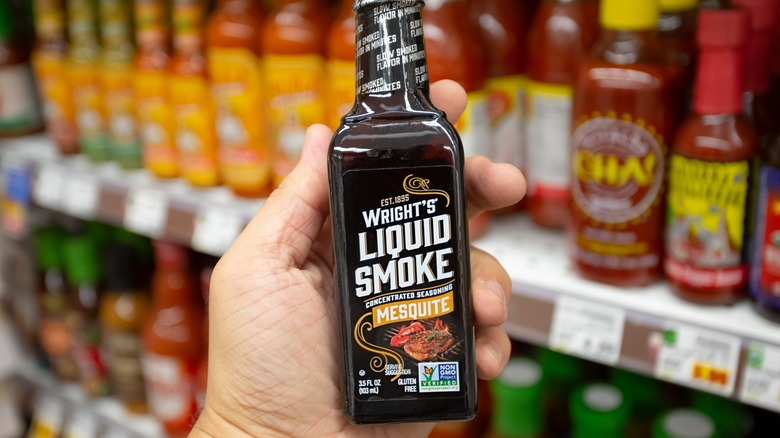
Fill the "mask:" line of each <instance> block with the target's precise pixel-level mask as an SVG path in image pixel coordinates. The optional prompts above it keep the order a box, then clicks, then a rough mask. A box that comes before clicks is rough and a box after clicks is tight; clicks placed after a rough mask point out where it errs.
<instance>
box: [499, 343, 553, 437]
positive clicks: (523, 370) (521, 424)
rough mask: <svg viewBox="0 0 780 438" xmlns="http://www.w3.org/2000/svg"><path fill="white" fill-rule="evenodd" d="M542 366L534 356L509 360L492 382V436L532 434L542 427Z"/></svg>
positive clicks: (539, 432) (535, 433) (540, 430)
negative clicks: (532, 357)
mask: <svg viewBox="0 0 780 438" xmlns="http://www.w3.org/2000/svg"><path fill="white" fill-rule="evenodd" d="M542 382H543V375H542V367H541V366H539V363H538V362H536V361H534V360H533V359H528V358H523V357H516V358H513V359H511V360H510V361H509V363H508V364H507V366H506V368H505V369H504V372H503V373H501V376H499V377H498V379H496V380H494V381H493V382H491V386H490V389H491V392H492V393H493V413H492V418H491V423H490V429H491V435H490V436H491V437H501V438H532V437H536V436H539V435H540V434H541V433H542V431H543V430H544V413H543V405H542V395H543V392H544V391H543V388H544V385H543V383H542Z"/></svg>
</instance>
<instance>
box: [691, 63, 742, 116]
mask: <svg viewBox="0 0 780 438" xmlns="http://www.w3.org/2000/svg"><path fill="white" fill-rule="evenodd" d="M742 52H743V49H739V50H735V49H733V48H729V49H720V50H716V49H703V50H701V51H700V52H699V69H698V71H697V73H696V87H695V89H694V96H693V109H694V111H695V112H696V113H697V114H699V115H707V114H739V113H741V112H742V107H743V105H742V92H743V91H744V77H745V74H744V59H745V57H744V55H743V54H742Z"/></svg>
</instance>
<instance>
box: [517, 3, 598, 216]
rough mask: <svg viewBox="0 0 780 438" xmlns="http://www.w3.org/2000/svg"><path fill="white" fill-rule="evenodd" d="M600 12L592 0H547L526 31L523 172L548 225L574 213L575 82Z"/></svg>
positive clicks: (533, 206) (536, 212)
mask: <svg viewBox="0 0 780 438" xmlns="http://www.w3.org/2000/svg"><path fill="white" fill-rule="evenodd" d="M597 15H598V2H597V1H594V0H574V1H569V0H544V1H543V2H542V4H541V5H540V6H539V9H537V11H536V15H535V16H534V19H533V22H532V25H531V30H530V33H529V35H528V47H529V53H528V56H529V58H528V79H529V81H528V84H527V86H526V96H527V97H526V102H527V103H526V114H525V117H526V151H527V152H526V159H527V166H526V174H525V175H526V179H527V182H528V195H529V199H528V208H529V211H530V214H531V218H532V219H533V221H534V222H536V223H537V224H538V225H541V226H544V227H550V228H562V227H564V226H565V225H566V222H567V220H568V218H569V216H570V213H569V177H570V175H569V173H570V172H569V162H570V154H571V152H570V150H569V149H570V144H569V140H570V134H571V117H572V98H573V91H572V86H573V85H574V79H575V76H576V73H577V68H578V66H579V65H580V64H581V63H582V61H583V59H584V58H585V56H586V54H587V52H588V50H589V49H590V47H591V46H592V45H593V42H594V41H595V39H596V36H597V34H598V24H597Z"/></svg>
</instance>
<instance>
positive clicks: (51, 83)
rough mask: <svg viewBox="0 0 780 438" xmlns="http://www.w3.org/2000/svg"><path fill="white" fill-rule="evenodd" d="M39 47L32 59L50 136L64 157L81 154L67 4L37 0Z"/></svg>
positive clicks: (57, 1)
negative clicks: (69, 60) (69, 59)
mask: <svg viewBox="0 0 780 438" xmlns="http://www.w3.org/2000/svg"><path fill="white" fill-rule="evenodd" d="M34 11H35V32H36V35H37V37H38V44H37V46H36V48H35V51H34V53H33V56H32V63H33V67H34V68H35V75H36V77H37V79H38V87H39V88H40V92H41V98H42V100H43V115H44V118H45V121H46V130H47V131H48V133H49V137H51V140H52V141H53V142H54V144H55V145H56V146H57V148H58V149H59V150H60V152H61V153H63V154H75V153H78V151H79V143H78V141H79V139H78V129H76V109H75V107H74V106H73V95H72V94H71V90H70V84H69V82H68V63H67V55H68V42H67V35H66V30H65V11H64V5H63V3H62V2H61V1H59V0H36V1H35V4H34Z"/></svg>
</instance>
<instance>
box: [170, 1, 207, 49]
mask: <svg viewBox="0 0 780 438" xmlns="http://www.w3.org/2000/svg"><path fill="white" fill-rule="evenodd" d="M202 24H203V7H202V5H201V3H200V2H199V1H197V0H175V1H174V2H173V47H174V49H175V50H176V51H177V52H179V53H187V52H197V51H199V50H200V49H201V48H202V46H203V35H202V33H201V26H202Z"/></svg>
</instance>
